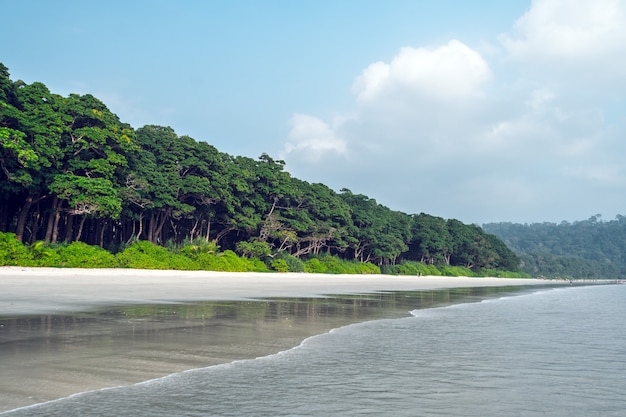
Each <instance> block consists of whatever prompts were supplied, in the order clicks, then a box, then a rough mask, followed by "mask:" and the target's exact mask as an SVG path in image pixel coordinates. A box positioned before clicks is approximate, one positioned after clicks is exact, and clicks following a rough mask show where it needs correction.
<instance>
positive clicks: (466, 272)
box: [439, 265, 474, 277]
mask: <svg viewBox="0 0 626 417" xmlns="http://www.w3.org/2000/svg"><path fill="white" fill-rule="evenodd" d="M439 271H440V272H441V275H443V276H446V277H471V276H473V275H474V273H473V272H472V270H471V269H469V268H466V267H464V266H449V265H442V266H440V267H439Z"/></svg>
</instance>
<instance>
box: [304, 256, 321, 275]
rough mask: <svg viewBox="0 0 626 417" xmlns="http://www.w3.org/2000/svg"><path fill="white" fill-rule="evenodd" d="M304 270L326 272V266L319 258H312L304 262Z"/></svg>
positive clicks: (312, 272) (314, 272)
mask: <svg viewBox="0 0 626 417" xmlns="http://www.w3.org/2000/svg"><path fill="white" fill-rule="evenodd" d="M304 271H305V272H309V273H311V274H323V273H325V272H326V266H325V265H323V264H322V263H321V262H320V260H319V259H317V258H312V259H309V260H307V261H306V262H305V263H304Z"/></svg>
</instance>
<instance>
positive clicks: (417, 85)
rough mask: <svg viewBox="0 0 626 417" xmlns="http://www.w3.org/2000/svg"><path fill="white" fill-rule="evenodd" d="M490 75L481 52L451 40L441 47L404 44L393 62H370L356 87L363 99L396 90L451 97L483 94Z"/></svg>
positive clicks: (432, 96) (369, 98) (438, 97)
mask: <svg viewBox="0 0 626 417" xmlns="http://www.w3.org/2000/svg"><path fill="white" fill-rule="evenodd" d="M489 77H490V71H489V66H488V65H487V63H486V62H485V61H484V60H483V58H482V57H481V56H480V54H478V53H477V52H476V51H474V50H473V49H471V48H469V47H468V46H466V45H464V44H463V43H462V42H459V41H458V40H451V41H450V42H448V44H447V45H443V46H440V47H438V48H411V47H404V48H402V49H401V50H400V52H399V53H398V54H397V55H396V56H395V57H394V58H393V60H392V61H391V63H389V64H386V63H384V62H375V63H373V64H371V65H370V66H368V67H367V68H366V69H365V70H364V71H363V73H362V74H361V76H360V77H359V78H358V79H357V81H356V82H355V84H354V86H353V91H354V92H355V93H356V95H357V97H358V99H359V100H361V101H371V100H376V99H377V98H379V96H381V95H383V94H385V93H390V92H391V93H393V92H395V91H396V90H409V92H412V93H414V94H419V95H423V96H426V97H429V98H434V99H442V100H450V99H459V98H464V97H468V96H472V95H475V94H480V92H481V91H480V88H481V86H482V85H483V83H484V82H485V81H487V80H488V79H489Z"/></svg>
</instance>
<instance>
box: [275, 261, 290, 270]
mask: <svg viewBox="0 0 626 417" xmlns="http://www.w3.org/2000/svg"><path fill="white" fill-rule="evenodd" d="M272 269H273V270H274V271H276V272H289V265H287V261H285V260H284V259H274V260H273V261H272Z"/></svg>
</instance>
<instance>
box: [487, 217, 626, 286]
mask: <svg viewBox="0 0 626 417" xmlns="http://www.w3.org/2000/svg"><path fill="white" fill-rule="evenodd" d="M600 217H601V216H600V215H599V214H598V215H595V216H592V217H590V218H589V219H588V220H583V221H576V222H573V223H569V222H561V223H559V224H556V223H533V224H515V223H490V224H485V225H483V228H484V229H485V230H486V231H487V232H489V233H493V234H495V235H496V236H498V237H500V238H501V239H503V240H504V242H506V244H507V245H508V246H509V247H510V248H512V249H513V250H514V251H515V252H516V253H517V255H518V256H519V258H520V259H521V261H522V270H524V271H525V272H527V273H529V274H531V275H533V276H539V275H543V276H546V277H573V278H607V279H616V278H619V279H626V251H624V248H626V217H624V216H621V215H618V216H616V218H615V220H610V221H602V220H600Z"/></svg>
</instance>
